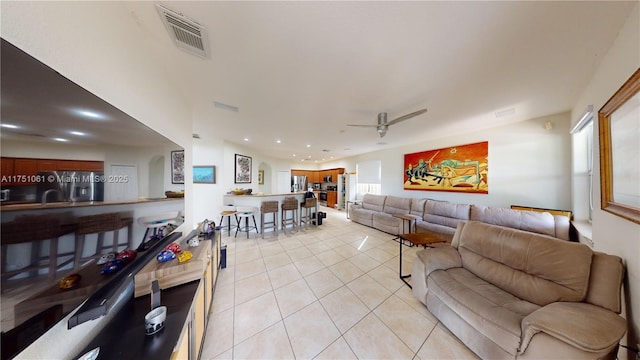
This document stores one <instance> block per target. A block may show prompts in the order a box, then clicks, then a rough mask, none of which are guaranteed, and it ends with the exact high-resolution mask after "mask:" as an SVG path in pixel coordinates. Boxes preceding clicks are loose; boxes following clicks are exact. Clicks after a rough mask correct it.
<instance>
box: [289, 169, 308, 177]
mask: <svg viewBox="0 0 640 360" xmlns="http://www.w3.org/2000/svg"><path fill="white" fill-rule="evenodd" d="M304 172H305V171H304V170H294V169H291V176H303V175H306V174H305V173H304Z"/></svg>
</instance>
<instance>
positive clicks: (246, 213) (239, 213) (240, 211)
mask: <svg viewBox="0 0 640 360" xmlns="http://www.w3.org/2000/svg"><path fill="white" fill-rule="evenodd" d="M256 211H258V208H257V207H255V206H236V214H235V216H236V218H237V219H238V226H237V227H236V235H235V236H238V231H243V232H246V233H247V239H248V238H249V232H251V230H253V229H255V230H256V233H258V234H259V232H258V225H257V224H256V217H255V215H256ZM249 218H251V219H253V226H251V225H249ZM242 219H244V223H245V225H244V227H242Z"/></svg>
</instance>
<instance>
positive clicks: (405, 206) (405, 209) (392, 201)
mask: <svg viewBox="0 0 640 360" xmlns="http://www.w3.org/2000/svg"><path fill="white" fill-rule="evenodd" d="M410 210H411V198H403V197H397V196H387V199H386V200H385V201H384V212H386V213H387V214H392V215H393V214H408V213H409V211H410Z"/></svg>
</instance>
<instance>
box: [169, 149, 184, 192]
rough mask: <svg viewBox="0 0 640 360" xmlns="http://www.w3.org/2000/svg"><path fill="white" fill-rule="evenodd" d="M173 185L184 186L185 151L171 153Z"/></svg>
mask: <svg viewBox="0 0 640 360" xmlns="http://www.w3.org/2000/svg"><path fill="white" fill-rule="evenodd" d="M171 183H172V184H184V150H176V151H172V152H171Z"/></svg>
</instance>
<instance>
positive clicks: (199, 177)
mask: <svg viewBox="0 0 640 360" xmlns="http://www.w3.org/2000/svg"><path fill="white" fill-rule="evenodd" d="M193 183H194V184H215V183H216V167H215V166H194V167H193Z"/></svg>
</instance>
